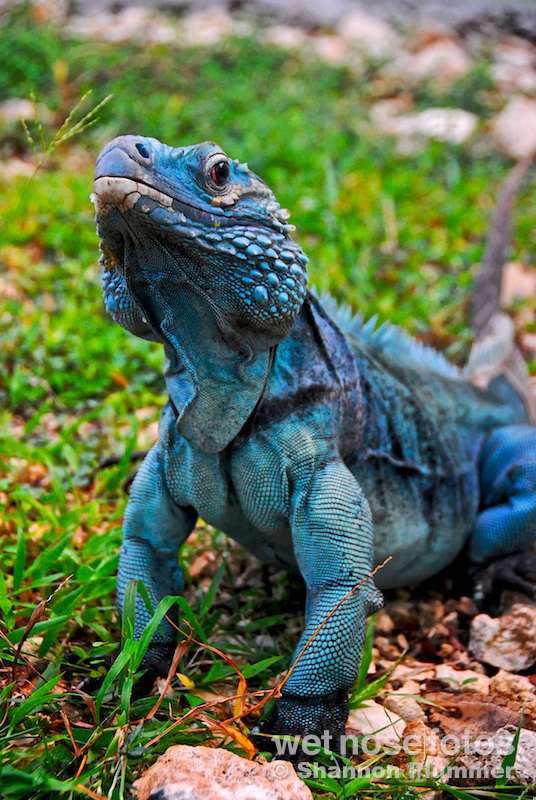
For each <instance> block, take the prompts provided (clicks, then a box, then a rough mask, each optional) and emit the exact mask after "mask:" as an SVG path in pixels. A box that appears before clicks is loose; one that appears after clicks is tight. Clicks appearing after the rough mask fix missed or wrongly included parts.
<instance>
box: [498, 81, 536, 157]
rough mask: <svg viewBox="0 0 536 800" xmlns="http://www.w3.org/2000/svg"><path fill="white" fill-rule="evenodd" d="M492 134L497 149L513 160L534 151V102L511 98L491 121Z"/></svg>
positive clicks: (535, 125)
mask: <svg viewBox="0 0 536 800" xmlns="http://www.w3.org/2000/svg"><path fill="white" fill-rule="evenodd" d="M492 132H493V136H494V138H495V141H496V142H497V144H498V145H499V147H501V148H502V149H503V150H504V151H505V152H506V153H508V155H510V156H512V157H513V158H523V157H524V156H528V155H530V154H531V153H533V152H534V151H536V100H530V99H529V98H528V97H521V96H519V97H512V99H511V100H510V101H509V102H508V103H507V105H506V106H505V107H504V108H503V110H502V111H501V113H500V114H498V115H497V116H496V117H495V119H494V120H493V121H492Z"/></svg>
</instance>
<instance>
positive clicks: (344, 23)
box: [337, 9, 400, 58]
mask: <svg viewBox="0 0 536 800" xmlns="http://www.w3.org/2000/svg"><path fill="white" fill-rule="evenodd" d="M337 33H338V34H339V36H341V37H342V38H343V39H345V40H347V41H349V42H352V43H353V44H355V45H356V46H357V47H358V48H359V49H360V50H361V51H362V52H363V53H364V54H365V55H367V56H370V57H371V58H392V57H393V54H394V53H395V52H397V51H398V50H399V49H400V38H399V36H398V34H397V33H396V31H395V30H394V28H392V27H391V25H389V23H388V22H385V20H383V19H380V18H379V17H376V16H373V15H372V14H368V13H367V12H366V11H362V10H360V9H352V10H351V11H348V12H347V13H346V14H344V15H343V16H342V18H341V19H340V20H339V23H338V25H337Z"/></svg>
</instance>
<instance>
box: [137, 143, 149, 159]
mask: <svg viewBox="0 0 536 800" xmlns="http://www.w3.org/2000/svg"><path fill="white" fill-rule="evenodd" d="M136 150H137V151H138V153H139V154H140V156H141V157H142V158H149V156H150V153H149V148H148V147H146V146H145V145H144V144H140V142H138V143H137V144H136Z"/></svg>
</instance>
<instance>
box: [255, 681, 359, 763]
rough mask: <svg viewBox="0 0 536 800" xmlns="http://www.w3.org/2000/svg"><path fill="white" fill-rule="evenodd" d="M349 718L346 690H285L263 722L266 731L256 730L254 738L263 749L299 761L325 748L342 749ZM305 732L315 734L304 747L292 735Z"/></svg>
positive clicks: (261, 727)
mask: <svg viewBox="0 0 536 800" xmlns="http://www.w3.org/2000/svg"><path fill="white" fill-rule="evenodd" d="M347 718H348V694H347V692H346V691H345V690H343V691H339V692H333V693H331V694H329V695H319V696H313V697H297V696H295V695H289V694H286V695H285V694H284V695H283V696H282V697H281V698H280V699H279V700H278V701H277V705H276V708H275V711H274V713H273V714H272V715H271V716H270V717H268V719H265V720H263V722H261V724H260V726H259V733H260V734H262V735H261V736H258V735H257V736H256V735H255V734H254V735H253V736H252V739H253V741H254V743H255V744H256V745H257V747H259V749H260V750H269V751H270V752H272V753H273V754H274V755H275V756H277V758H281V759H284V760H286V761H292V762H293V763H294V764H297V763H300V762H301V761H310V760H311V759H314V758H315V756H317V755H318V753H319V752H320V750H321V748H322V749H324V750H330V751H331V752H335V753H340V750H341V736H343V734H344V731H345V726H346V720H347ZM304 736H309V737H312V738H310V739H308V741H307V743H304V747H302V745H301V743H299V744H298V743H296V741H295V740H293V739H292V737H304ZM289 737H290V738H289Z"/></svg>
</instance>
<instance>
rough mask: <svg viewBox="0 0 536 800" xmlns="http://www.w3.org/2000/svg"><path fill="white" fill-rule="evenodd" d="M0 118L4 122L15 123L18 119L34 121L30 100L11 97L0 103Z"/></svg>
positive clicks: (32, 105) (33, 109) (33, 110)
mask: <svg viewBox="0 0 536 800" xmlns="http://www.w3.org/2000/svg"><path fill="white" fill-rule="evenodd" d="M0 117H1V118H2V120H3V121H4V122H17V121H18V120H20V119H35V107H34V104H33V103H32V101H31V100H25V99H24V98H22V97H12V98H11V99H10V100H4V101H3V102H2V103H0Z"/></svg>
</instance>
